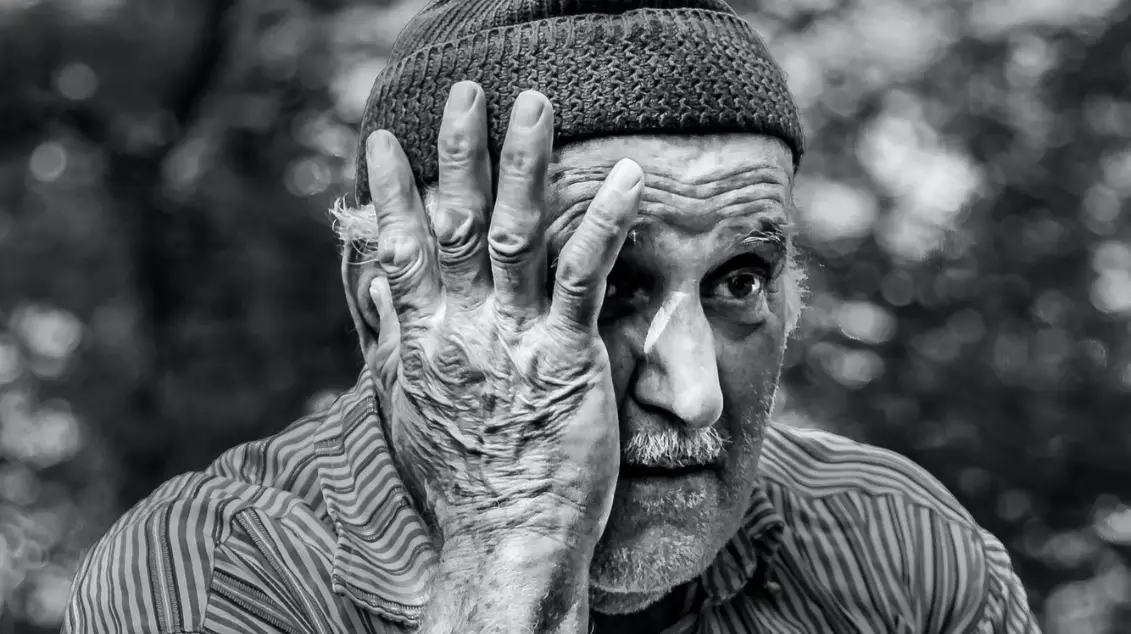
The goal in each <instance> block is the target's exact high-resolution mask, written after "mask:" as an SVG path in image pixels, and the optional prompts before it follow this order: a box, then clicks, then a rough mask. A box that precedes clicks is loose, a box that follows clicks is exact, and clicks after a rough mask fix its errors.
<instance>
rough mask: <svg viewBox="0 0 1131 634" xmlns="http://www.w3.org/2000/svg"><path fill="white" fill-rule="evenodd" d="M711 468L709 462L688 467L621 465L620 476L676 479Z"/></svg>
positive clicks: (698, 473) (699, 473)
mask: <svg viewBox="0 0 1131 634" xmlns="http://www.w3.org/2000/svg"><path fill="white" fill-rule="evenodd" d="M710 470H711V466H710V465H707V464H700V465H689V466H686V467H650V466H644V465H634V464H627V465H621V469H620V477H622V478H633V479H637V478H664V479H669V480H674V479H677V478H685V477H688V476H693V475H702V474H704V473H707V472H708V471H710Z"/></svg>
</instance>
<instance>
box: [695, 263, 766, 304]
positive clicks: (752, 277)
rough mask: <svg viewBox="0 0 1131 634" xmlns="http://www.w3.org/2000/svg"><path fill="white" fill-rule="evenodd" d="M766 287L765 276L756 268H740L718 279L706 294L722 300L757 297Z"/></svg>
mask: <svg viewBox="0 0 1131 634" xmlns="http://www.w3.org/2000/svg"><path fill="white" fill-rule="evenodd" d="M765 288H766V276H765V275H764V274H763V273H762V272H761V271H758V270H755V269H749V268H742V269H737V270H735V271H731V272H730V273H727V274H726V275H725V276H723V277H722V278H721V279H719V280H718V281H717V282H716V283H715V285H714V288H712V289H711V290H710V292H709V293H708V295H709V296H710V297H712V298H714V299H719V300H722V301H739V302H741V301H747V300H754V299H758V297H759V296H761V294H762V291H763V290H765Z"/></svg>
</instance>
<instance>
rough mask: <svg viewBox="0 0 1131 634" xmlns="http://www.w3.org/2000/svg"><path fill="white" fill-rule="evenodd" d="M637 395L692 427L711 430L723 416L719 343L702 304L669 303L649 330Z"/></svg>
mask: <svg viewBox="0 0 1131 634" xmlns="http://www.w3.org/2000/svg"><path fill="white" fill-rule="evenodd" d="M641 356H642V361H641V368H640V370H639V373H638V374H637V379H636V384H635V386H634V388H633V395H634V397H635V399H636V401H637V402H638V403H640V404H641V405H644V406H649V407H653V408H658V409H662V410H666V411H667V412H669V413H671V414H672V415H674V416H675V417H676V418H678V419H679V420H680V422H682V423H683V424H685V425H687V426H688V427H691V428H701V427H709V426H710V425H713V424H714V423H715V422H716V421H718V420H719V417H720V416H722V413H723V391H722V387H721V386H720V385H719V371H718V365H717V363H716V359H715V338H714V334H713V333H712V331H711V324H710V322H708V321H707V316H706V315H705V314H704V313H703V307H702V305H701V304H700V303H699V299H698V298H697V297H696V296H695V295H692V294H690V293H673V294H672V295H670V296H669V297H667V298H665V300H664V303H663V304H662V305H661V306H660V308H659V309H658V310H657V311H656V314H655V316H654V317H653V318H652V322H651V324H650V325H649V327H648V333H647V335H646V336H645V339H644V346H643V350H642V355H641Z"/></svg>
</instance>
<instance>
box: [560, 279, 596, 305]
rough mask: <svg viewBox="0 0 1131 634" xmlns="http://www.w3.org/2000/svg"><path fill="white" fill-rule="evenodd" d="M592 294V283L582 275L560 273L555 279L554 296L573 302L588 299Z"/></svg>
mask: <svg viewBox="0 0 1131 634" xmlns="http://www.w3.org/2000/svg"><path fill="white" fill-rule="evenodd" d="M592 294H593V288H592V284H590V283H589V280H587V279H585V278H584V277H582V276H570V275H558V278H557V279H556V280H554V297H557V298H560V299H562V300H564V301H566V302H569V303H571V304H573V303H579V302H583V301H588V299H589V297H590V296H591V295H592Z"/></svg>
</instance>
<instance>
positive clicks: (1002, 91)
mask: <svg viewBox="0 0 1131 634" xmlns="http://www.w3.org/2000/svg"><path fill="white" fill-rule="evenodd" d="M421 4H422V3H421V2H420V1H419V0H406V1H402V2H395V1H394V2H381V1H377V0H369V1H360V0H359V1H352V0H68V1H64V0H0V85H2V88H0V632H3V633H4V634H33V633H38V632H51V631H58V627H59V622H60V615H61V612H62V610H63V607H64V605H65V601H66V598H67V594H68V589H69V584H70V582H71V578H72V576H73V574H74V570H75V568H76V565H77V563H78V561H79V559H80V558H81V557H82V556H83V554H84V552H85V550H86V549H87V548H89V546H90V545H91V544H92V542H93V541H94V540H95V539H96V538H97V537H98V536H99V535H100V534H101V533H102V532H103V531H104V530H105V529H106V528H107V527H108V526H109V524H110V523H111V522H112V521H114V519H115V518H116V517H117V516H118V515H119V514H120V513H122V512H123V511H124V510H125V509H126V508H128V507H129V506H131V505H132V504H134V503H135V502H136V501H138V500H139V499H140V498H142V497H144V496H145V495H146V494H148V493H149V492H150V491H151V490H152V489H153V488H154V487H155V486H156V485H157V484H159V483H160V482H161V481H163V480H165V479H166V478H168V477H170V476H172V475H174V474H176V473H179V472H182V471H185V470H189V469H196V468H200V467H203V466H204V465H205V464H207V463H208V462H209V461H210V460H211V459H213V458H214V457H215V456H216V455H217V454H219V453H220V452H221V451H222V450H224V449H226V448H228V447H230V446H232V445H234V444H237V443H240V442H243V441H246V440H250V439H253V438H258V437H261V436H265V435H268V434H271V433H273V432H275V431H276V430H279V429H281V428H282V427H284V426H285V425H286V424H288V423H289V422H290V421H291V420H292V419H294V418H296V417H298V416H299V415H301V414H303V413H304V412H305V411H308V410H310V409H312V408H317V407H320V406H322V405H324V404H325V403H326V402H327V399H330V398H332V396H333V395H334V394H335V393H336V392H338V391H339V390H342V389H344V388H347V387H349V386H350V385H352V381H353V379H354V377H355V373H356V371H357V369H358V368H359V367H360V359H359V356H358V354H357V353H356V351H355V339H354V335H353V334H352V333H351V326H350V321H349V316H348V313H347V310H346V305H345V302H344V301H342V291H341V289H340V286H339V280H338V265H337V255H336V243H335V237H334V235H333V234H332V232H331V231H330V230H329V229H328V222H327V218H328V214H327V209H328V207H329V206H330V205H331V203H332V201H333V199H334V198H336V197H338V196H341V195H343V194H345V193H348V192H352V186H353V185H352V182H351V179H352V171H353V161H354V152H355V144H356V138H355V135H356V132H355V130H356V125H357V123H358V120H359V115H360V112H361V108H362V106H363V104H364V100H365V97H366V95H367V92H368V89H369V86H370V84H371V82H372V80H373V78H374V76H375V75H376V73H377V72H378V71H379V70H380V69H381V68H382V66H383V64H384V63H385V56H386V55H387V54H388V52H389V50H390V48H391V44H392V42H393V39H394V38H395V36H396V34H397V32H398V31H399V30H400V28H401V27H402V26H403V25H404V23H405V22H406V21H407V20H408V18H409V17H410V16H411V15H412V14H413V13H414V12H415V11H416V10H418V9H419V8H420V6H421ZM735 6H736V8H738V9H739V10H740V11H741V12H743V13H744V14H746V15H748V17H749V19H750V21H751V22H752V23H753V24H754V25H755V26H756V28H757V30H758V31H760V32H761V33H762V34H763V36H764V37H765V38H766V39H767V40H768V42H769V44H770V47H771V49H772V50H773V51H774V52H775V54H776V55H777V56H778V59H779V60H780V61H781V63H782V65H783V67H784V68H785V69H786V71H787V73H788V75H789V81H790V84H791V86H792V88H793V90H794V92H795V94H796V96H797V99H798V100H799V102H800V105H801V107H802V109H803V111H804V119H805V124H806V130H807V132H808V135H809V138H810V139H811V150H810V151H809V153H808V155H807V157H806V159H805V164H804V166H803V169H802V172H801V178H800V181H799V202H800V204H801V209H802V217H801V218H800V225H801V226H802V228H803V230H804V231H805V237H804V239H803V241H802V248H803V249H804V251H805V253H806V255H807V256H808V259H809V260H810V276H811V283H812V290H813V294H812V297H811V302H810V304H811V306H810V308H809V309H808V312H807V313H806V317H805V321H804V325H803V327H802V329H801V333H800V335H799V336H798V338H797V341H795V342H794V343H793V344H792V346H791V348H790V352H789V355H788V363H787V366H788V367H787V370H786V372H785V376H784V383H785V398H783V399H781V407H782V412H781V413H780V415H781V416H782V417H783V418H786V419H788V420H790V421H791V422H792V423H794V424H797V425H805V426H816V427H822V428H827V429H831V430H835V431H838V432H840V433H843V434H846V435H848V436H851V437H853V438H856V439H860V440H864V441H868V442H872V443H876V444H879V445H882V446H884V447H889V448H891V449H894V450H896V451H899V452H901V453H904V454H906V455H908V456H910V457H911V458H912V459H914V460H915V461H917V462H919V463H920V464H922V465H924V466H925V467H926V468H927V469H929V470H930V471H931V472H932V473H933V474H935V475H936V476H937V477H938V478H939V479H941V480H942V481H943V482H944V483H945V484H946V485H947V486H948V487H949V488H950V489H951V490H952V491H954V493H955V494H956V495H957V496H958V497H959V498H960V499H961V500H962V502H963V503H964V504H966V505H967V507H968V508H969V509H970V510H971V511H972V512H973V513H974V515H975V516H976V517H977V519H978V520H979V521H980V522H981V523H982V524H983V525H984V526H986V527H987V528H989V529H990V530H991V531H993V532H994V533H996V534H997V535H998V536H999V537H1001V539H1002V541H1004V542H1005V544H1006V545H1007V546H1008V547H1009V548H1010V550H1011V552H1012V554H1013V557H1014V561H1015V563H1016V566H1017V569H1018V571H1019V572H1020V574H1021V577H1022V578H1023V579H1024V580H1025V583H1026V585H1027V586H1028V590H1029V597H1030V599H1031V601H1032V604H1033V606H1034V609H1035V610H1037V612H1038V613H1039V614H1040V615H1041V618H1042V622H1043V625H1044V627H1045V628H1046V631H1047V632H1049V633H1052V634H1059V633H1069V632H1071V633H1109V632H1131V569H1129V566H1131V506H1129V504H1131V336H1129V335H1131V214H1129V212H1128V197H1129V195H1131V81H1129V79H1128V69H1129V68H1131V0H952V1H945V2H944V1H941V0H938V1H932V0H764V1H753V0H750V1H746V2H736V3H735Z"/></svg>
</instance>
